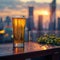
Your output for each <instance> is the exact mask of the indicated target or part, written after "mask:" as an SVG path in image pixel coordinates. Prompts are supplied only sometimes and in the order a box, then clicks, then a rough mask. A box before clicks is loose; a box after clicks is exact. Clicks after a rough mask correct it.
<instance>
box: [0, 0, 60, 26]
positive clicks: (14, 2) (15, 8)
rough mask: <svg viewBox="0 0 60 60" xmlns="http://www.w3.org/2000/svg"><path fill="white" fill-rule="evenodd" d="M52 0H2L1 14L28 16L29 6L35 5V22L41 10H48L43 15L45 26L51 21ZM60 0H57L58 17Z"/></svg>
mask: <svg viewBox="0 0 60 60" xmlns="http://www.w3.org/2000/svg"><path fill="white" fill-rule="evenodd" d="M51 2H52V0H0V16H1V17H3V18H5V17H6V16H11V17H12V16H14V15H24V16H26V17H28V7H29V6H34V17H35V18H34V22H35V23H36V22H37V20H38V15H40V14H41V11H43V12H44V11H45V12H46V11H47V12H48V15H43V17H44V21H43V22H44V24H45V25H44V26H47V25H48V23H46V22H49V13H50V7H49V4H50V3H51ZM59 10H60V0H57V11H56V15H57V17H60V15H59V14H60V11H59Z"/></svg>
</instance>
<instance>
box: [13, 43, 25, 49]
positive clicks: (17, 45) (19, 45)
mask: <svg viewBox="0 0 60 60" xmlns="http://www.w3.org/2000/svg"><path fill="white" fill-rule="evenodd" d="M14 47H15V48H23V47H24V43H16V44H14Z"/></svg>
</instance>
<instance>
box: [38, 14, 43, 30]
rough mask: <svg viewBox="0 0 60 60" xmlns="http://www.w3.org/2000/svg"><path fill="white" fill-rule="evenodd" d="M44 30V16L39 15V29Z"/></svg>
mask: <svg viewBox="0 0 60 60" xmlns="http://www.w3.org/2000/svg"><path fill="white" fill-rule="evenodd" d="M42 30H43V16H42V15H39V19H38V31H42Z"/></svg>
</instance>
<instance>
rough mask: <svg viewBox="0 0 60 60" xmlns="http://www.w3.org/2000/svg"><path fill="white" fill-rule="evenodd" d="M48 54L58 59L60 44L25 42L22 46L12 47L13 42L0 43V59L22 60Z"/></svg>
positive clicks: (53, 59)
mask: <svg viewBox="0 0 60 60" xmlns="http://www.w3.org/2000/svg"><path fill="white" fill-rule="evenodd" d="M47 55H50V56H51V57H52V60H60V58H59V57H60V46H52V45H43V44H38V43H35V42H25V43H24V48H15V49H13V44H12V43H11V44H0V59H1V60H18V59H19V60H24V59H26V58H35V57H40V56H47Z"/></svg>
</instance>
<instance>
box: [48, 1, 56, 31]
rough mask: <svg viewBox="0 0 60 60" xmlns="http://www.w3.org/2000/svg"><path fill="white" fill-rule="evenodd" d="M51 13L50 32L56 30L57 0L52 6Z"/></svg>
mask: <svg viewBox="0 0 60 60" xmlns="http://www.w3.org/2000/svg"><path fill="white" fill-rule="evenodd" d="M50 12H51V14H50V24H49V30H56V0H53V1H52V3H51V4H50Z"/></svg>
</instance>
